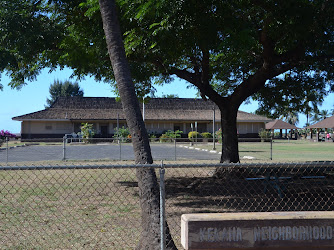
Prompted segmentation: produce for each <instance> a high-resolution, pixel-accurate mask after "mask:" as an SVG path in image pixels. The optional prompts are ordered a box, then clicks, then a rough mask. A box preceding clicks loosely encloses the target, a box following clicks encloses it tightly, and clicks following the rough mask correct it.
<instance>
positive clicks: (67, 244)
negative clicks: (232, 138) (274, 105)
mask: <svg viewBox="0 0 334 250" xmlns="http://www.w3.org/2000/svg"><path fill="white" fill-rule="evenodd" d="M12 142H13V145H17V144H15V141H12ZM44 145H45V144H44ZM270 146H271V144H270V143H261V142H253V143H248V142H243V143H239V150H240V157H241V159H242V161H241V162H297V161H331V160H333V159H334V157H333V152H334V143H329V142H322V143H314V142H308V141H290V142H288V141H274V142H273V144H272V146H273V160H272V161H271V160H270ZM195 147H201V148H203V149H209V150H211V149H212V145H203V144H198V145H195ZM193 150H194V149H193ZM217 151H221V146H220V145H217ZM243 156H253V157H255V158H256V159H255V160H245V159H243V158H242V157H243ZM155 163H156V164H159V162H155ZM164 163H165V164H199V163H203V164H205V163H217V161H197V160H191V161H177V162H173V161H164ZM21 164H22V163H21ZM30 164H32V165H35V166H36V165H42V166H43V165H51V164H55V165H94V166H96V165H109V164H111V165H116V164H118V165H131V164H134V162H133V161H103V160H101V161H66V162H62V161H58V162H56V161H55V162H47V161H44V162H33V163H32V162H30V163H29V162H27V163H24V164H22V165H30ZM0 165H1V164H0ZM8 165H15V164H14V163H9V164H8ZM263 167H265V164H263ZM214 170H215V169H214V168H212V167H210V168H206V167H196V168H195V167H194V168H185V169H183V168H175V169H174V168H172V169H166V176H165V178H166V196H167V200H166V214H167V220H168V223H169V225H170V229H171V232H172V234H173V237H174V240H175V241H176V244H178V246H179V243H180V216H181V214H183V213H196V212H231V211H233V212H234V211H289V210H298V211H303V210H333V209H334V199H333V195H332V194H334V178H331V177H330V178H325V179H314V180H313V179H312V180H297V181H294V182H293V183H287V184H286V185H284V187H286V188H287V190H286V191H285V193H284V197H280V196H279V195H278V194H277V190H275V189H274V188H271V190H269V191H268V192H264V188H263V182H262V181H261V180H253V181H246V180H245V179H243V178H231V177H233V176H230V175H228V174H231V172H230V171H228V170H226V173H227V177H226V178H212V172H213V171H214ZM157 176H159V173H158V171H157ZM282 187H283V186H282ZM269 188H270V187H269ZM0 200H1V203H0V221H1V223H0V232H1V235H2V237H1V239H0V245H1V247H0V248H6V249H134V248H135V246H136V244H137V242H138V240H139V238H140V234H141V227H140V212H141V209H140V204H139V199H138V186H137V179H136V175H135V170H134V169H81V170H78V169H72V170H70V169H67V170H32V171H26V170H20V171H0ZM180 249H181V248H180Z"/></svg>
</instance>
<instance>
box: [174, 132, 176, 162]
mask: <svg viewBox="0 0 334 250" xmlns="http://www.w3.org/2000/svg"><path fill="white" fill-rule="evenodd" d="M174 161H176V137H175V139H174Z"/></svg>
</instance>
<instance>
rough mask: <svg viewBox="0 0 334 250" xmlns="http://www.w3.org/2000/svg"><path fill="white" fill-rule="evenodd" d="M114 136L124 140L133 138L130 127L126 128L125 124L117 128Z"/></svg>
mask: <svg viewBox="0 0 334 250" xmlns="http://www.w3.org/2000/svg"><path fill="white" fill-rule="evenodd" d="M114 138H115V139H120V140H121V141H122V142H128V141H129V139H130V138H131V134H130V130H129V128H126V127H124V126H122V127H121V128H119V129H117V128H116V129H115V134H114Z"/></svg>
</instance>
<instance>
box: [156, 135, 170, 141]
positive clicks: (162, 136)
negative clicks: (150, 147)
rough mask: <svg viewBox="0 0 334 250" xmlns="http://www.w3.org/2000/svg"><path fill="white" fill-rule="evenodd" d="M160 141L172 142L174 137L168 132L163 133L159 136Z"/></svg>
mask: <svg viewBox="0 0 334 250" xmlns="http://www.w3.org/2000/svg"><path fill="white" fill-rule="evenodd" d="M159 141H160V142H171V141H172V139H171V138H170V137H169V136H168V135H167V134H162V135H161V136H160V138H159Z"/></svg>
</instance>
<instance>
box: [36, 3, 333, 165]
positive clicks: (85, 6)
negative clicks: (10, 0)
mask: <svg viewBox="0 0 334 250" xmlns="http://www.w3.org/2000/svg"><path fill="white" fill-rule="evenodd" d="M36 2H38V3H40V2H44V1H36ZM51 2H52V3H53V5H48V6H47V7H48V8H49V9H48V10H45V9H44V12H39V13H45V12H48V11H49V12H50V13H56V14H52V15H46V17H47V18H50V19H51V21H52V23H56V24H66V25H60V27H61V28H60V30H61V31H62V32H61V33H60V34H59V35H58V36H57V39H54V40H53V41H52V42H51V41H50V44H49V45H48V46H45V45H44V47H47V49H45V50H44V51H43V53H41V54H40V57H39V61H38V63H36V67H47V66H50V67H55V66H57V65H58V66H61V67H63V66H68V67H71V68H73V69H74V74H75V75H77V76H80V77H81V76H84V75H87V74H90V75H93V76H95V77H96V78H97V79H98V80H101V79H104V80H109V81H113V80H114V79H115V78H114V75H113V71H112V70H111V68H110V66H109V65H108V61H109V57H108V56H107V50H106V49H105V45H104V44H105V41H104V39H103V36H104V34H103V31H102V20H101V16H100V13H99V5H98V2H97V1H96V0H89V1H85V2H82V0H73V1H69V0H54V1H51ZM117 3H118V11H119V12H120V19H121V22H120V25H121V30H122V33H123V37H124V42H125V50H126V55H127V59H128V60H129V63H130V64H129V67H130V70H131V72H132V78H133V82H134V84H135V86H136V91H137V93H139V94H142V95H143V94H147V93H149V90H150V88H151V87H152V83H153V82H154V81H156V82H158V83H162V82H167V83H168V82H169V81H171V80H172V77H175V76H176V77H179V78H181V79H184V80H186V81H188V82H189V83H190V84H192V85H193V86H194V87H196V88H198V90H199V91H200V93H201V96H202V97H203V98H209V99H211V100H212V101H213V102H214V103H216V104H217V105H218V107H219V108H220V111H221V121H222V128H223V153H222V158H221V161H222V162H237V161H239V154H238V140H237V129H236V115H237V111H238V108H239V106H240V105H241V103H242V102H243V101H245V100H247V99H249V98H255V99H257V100H259V101H260V104H261V103H266V102H267V101H268V100H272V99H275V102H267V103H270V105H272V104H273V103H274V104H275V106H283V107H289V108H290V109H291V110H292V109H294V107H306V102H305V101H303V100H306V99H311V97H310V98H305V96H306V97H308V96H309V92H310V91H315V92H316V93H320V94H318V97H321V95H322V94H324V95H325V94H326V93H325V92H322V91H323V90H325V89H327V90H329V91H331V90H333V88H332V79H333V70H332V69H333V64H334V62H333V53H334V52H333V47H334V46H333V40H334V39H333V18H332V13H333V10H334V6H333V5H334V3H333V1H327V0H318V1H313V0H296V1H290V0H289V1H288V0H286V1H274V0H266V1H257V0H241V1H240V0H238V1H237V0H235V1H234V0H232V1H227V0H226V1H222V0H219V1H218V0H205V1H181V0H171V1H163V0H156V1H142V0H119V1H117ZM52 27H53V26H52ZM56 27H57V26H56ZM58 29H59V27H58ZM283 73H286V75H287V76H289V77H282V74H283ZM289 93H293V95H289ZM275 97H277V98H275ZM279 97H283V98H279ZM311 101H312V100H311ZM287 102H288V103H289V106H287V105H285V104H286V103H287ZM304 104H305V105H304ZM301 109H302V108H300V110H301ZM292 111H295V110H292Z"/></svg>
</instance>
